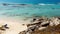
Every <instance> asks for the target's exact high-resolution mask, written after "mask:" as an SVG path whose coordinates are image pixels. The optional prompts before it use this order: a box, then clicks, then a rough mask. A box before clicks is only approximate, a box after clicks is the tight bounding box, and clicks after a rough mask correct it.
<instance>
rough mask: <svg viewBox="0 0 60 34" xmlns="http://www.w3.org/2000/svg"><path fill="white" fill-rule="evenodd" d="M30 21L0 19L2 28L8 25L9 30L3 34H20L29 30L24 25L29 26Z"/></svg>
mask: <svg viewBox="0 0 60 34" xmlns="http://www.w3.org/2000/svg"><path fill="white" fill-rule="evenodd" d="M28 22H29V21H24V20H20V19H13V18H0V24H1V25H0V26H2V25H4V24H7V25H8V27H9V29H7V30H6V31H3V33H2V34H18V33H19V32H21V31H24V30H26V29H27V26H26V25H22V24H23V23H25V24H27V23H28Z"/></svg>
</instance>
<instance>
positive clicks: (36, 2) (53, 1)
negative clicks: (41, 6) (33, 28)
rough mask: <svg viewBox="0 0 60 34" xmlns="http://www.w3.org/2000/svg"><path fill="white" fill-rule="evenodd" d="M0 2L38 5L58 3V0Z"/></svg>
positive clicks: (8, 0)
mask: <svg viewBox="0 0 60 34" xmlns="http://www.w3.org/2000/svg"><path fill="white" fill-rule="evenodd" d="M0 2H5V3H6V2H8V3H30V4H38V3H59V2H60V0H0Z"/></svg>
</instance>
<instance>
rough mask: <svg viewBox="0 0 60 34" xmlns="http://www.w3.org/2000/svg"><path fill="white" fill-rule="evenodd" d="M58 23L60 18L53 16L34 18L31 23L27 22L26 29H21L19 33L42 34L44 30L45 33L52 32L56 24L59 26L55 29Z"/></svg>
mask: <svg viewBox="0 0 60 34" xmlns="http://www.w3.org/2000/svg"><path fill="white" fill-rule="evenodd" d="M59 24H60V19H59V18H55V17H53V18H37V19H35V18H34V19H33V20H32V24H27V30H25V31H22V32H20V33H19V34H43V33H45V32H46V34H48V33H49V34H52V33H53V32H52V30H54V32H55V29H56V27H57V26H59V27H57V29H59V28H60V25H59ZM51 29H52V30H51ZM57 29H56V30H57ZM59 30H60V29H59ZM51 32H52V33H51ZM53 34H54V33H53ZM55 34H56V33H55Z"/></svg>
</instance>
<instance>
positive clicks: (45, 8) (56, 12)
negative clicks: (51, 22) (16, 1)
mask: <svg viewBox="0 0 60 34" xmlns="http://www.w3.org/2000/svg"><path fill="white" fill-rule="evenodd" d="M0 16H1V17H32V16H47V17H52V16H60V5H59V4H54V5H28V6H27V5H22V6H13V5H11V6H0Z"/></svg>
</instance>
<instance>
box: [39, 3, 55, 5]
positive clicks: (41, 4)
mask: <svg viewBox="0 0 60 34" xmlns="http://www.w3.org/2000/svg"><path fill="white" fill-rule="evenodd" d="M38 5H55V4H45V3H39V4H38Z"/></svg>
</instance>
